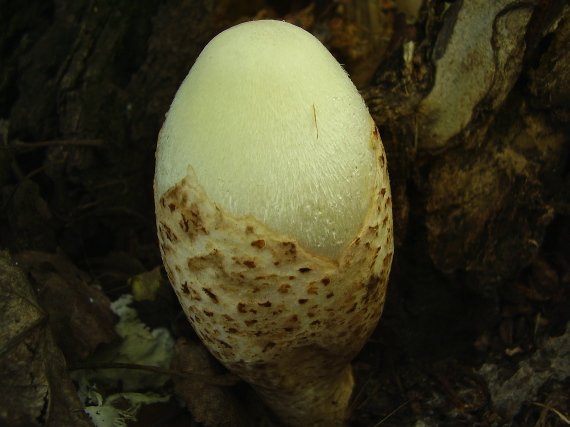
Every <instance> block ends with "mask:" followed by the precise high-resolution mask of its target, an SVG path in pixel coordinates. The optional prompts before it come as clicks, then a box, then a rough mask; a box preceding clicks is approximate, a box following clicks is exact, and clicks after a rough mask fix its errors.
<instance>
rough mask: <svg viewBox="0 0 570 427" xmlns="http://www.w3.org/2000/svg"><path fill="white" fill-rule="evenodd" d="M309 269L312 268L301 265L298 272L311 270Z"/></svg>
mask: <svg viewBox="0 0 570 427" xmlns="http://www.w3.org/2000/svg"><path fill="white" fill-rule="evenodd" d="M311 270H312V268H309V267H301V268H300V269H299V272H300V273H308V272H309V271H311Z"/></svg>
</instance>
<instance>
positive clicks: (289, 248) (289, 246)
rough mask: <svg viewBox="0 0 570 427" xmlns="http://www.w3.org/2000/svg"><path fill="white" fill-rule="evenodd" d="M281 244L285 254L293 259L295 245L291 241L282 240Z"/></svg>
mask: <svg viewBox="0 0 570 427" xmlns="http://www.w3.org/2000/svg"><path fill="white" fill-rule="evenodd" d="M282 245H283V247H284V249H285V255H289V256H290V257H291V258H292V259H295V257H296V256H297V245H295V243H293V242H283V243H282Z"/></svg>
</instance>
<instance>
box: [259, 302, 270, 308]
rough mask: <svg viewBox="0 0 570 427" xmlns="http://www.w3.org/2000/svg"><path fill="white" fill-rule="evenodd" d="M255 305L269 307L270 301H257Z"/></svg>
mask: <svg viewBox="0 0 570 427" xmlns="http://www.w3.org/2000/svg"><path fill="white" fill-rule="evenodd" d="M257 305H260V306H261V307H271V303H270V302H269V301H265V302H258V303H257Z"/></svg>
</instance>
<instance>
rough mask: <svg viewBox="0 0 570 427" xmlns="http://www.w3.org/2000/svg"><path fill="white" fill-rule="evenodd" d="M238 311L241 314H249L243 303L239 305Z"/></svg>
mask: <svg viewBox="0 0 570 427" xmlns="http://www.w3.org/2000/svg"><path fill="white" fill-rule="evenodd" d="M237 309H238V311H239V312H240V313H247V306H246V305H245V304H244V303H243V302H240V303H238V305H237Z"/></svg>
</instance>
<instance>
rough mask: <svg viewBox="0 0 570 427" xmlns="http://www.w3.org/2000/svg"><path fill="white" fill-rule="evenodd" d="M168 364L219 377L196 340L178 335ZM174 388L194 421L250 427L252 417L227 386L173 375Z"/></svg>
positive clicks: (217, 369)
mask: <svg viewBox="0 0 570 427" xmlns="http://www.w3.org/2000/svg"><path fill="white" fill-rule="evenodd" d="M175 351H176V355H175V357H174V360H173V362H172V368H173V369H176V370H179V371H191V372H198V373H200V374H204V375H208V376H212V377H219V375H220V374H222V373H223V372H222V370H221V369H220V366H219V364H218V362H217V361H216V360H215V359H214V358H213V357H212V356H211V355H210V353H208V350H206V347H204V345H203V344H202V343H200V342H197V341H188V340H186V339H184V338H180V339H179V340H178V342H177V343H176V350H175ZM172 379H173V381H174V391H175V393H176V394H177V395H178V396H180V397H181V398H182V399H184V401H185V402H186V404H187V405H188V408H189V409H190V412H192V415H193V416H194V418H195V420H196V421H197V422H201V423H204V425H206V426H208V427H214V426H220V427H222V426H224V427H225V426H227V427H230V426H231V427H251V426H253V421H252V420H251V418H250V416H249V414H247V413H246V411H245V410H244V408H243V403H240V402H238V400H237V398H236V396H234V395H233V394H232V393H231V390H230V389H229V388H228V387H220V386H217V385H212V384H208V383H206V382H204V381H202V380H201V379H200V378H199V377H197V376H188V377H184V378H181V377H173V378H172Z"/></svg>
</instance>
